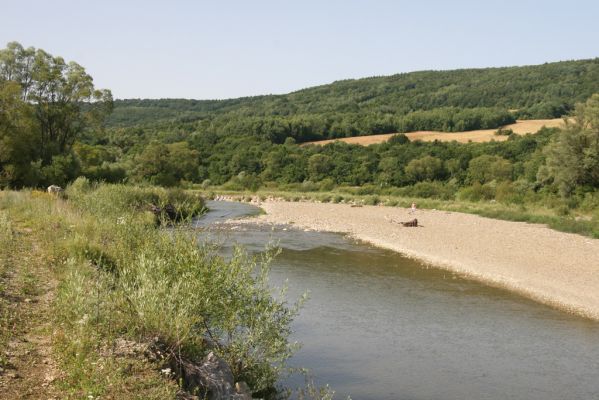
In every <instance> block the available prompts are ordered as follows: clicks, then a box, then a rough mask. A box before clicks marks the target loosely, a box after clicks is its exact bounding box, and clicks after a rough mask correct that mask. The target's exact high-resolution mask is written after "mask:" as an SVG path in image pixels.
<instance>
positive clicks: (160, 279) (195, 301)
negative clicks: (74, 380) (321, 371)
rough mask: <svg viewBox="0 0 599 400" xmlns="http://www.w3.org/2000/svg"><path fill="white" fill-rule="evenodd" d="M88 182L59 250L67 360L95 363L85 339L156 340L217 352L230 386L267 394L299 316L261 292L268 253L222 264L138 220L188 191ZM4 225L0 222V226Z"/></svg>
mask: <svg viewBox="0 0 599 400" xmlns="http://www.w3.org/2000/svg"><path fill="white" fill-rule="evenodd" d="M85 182H86V181H85V180H84V179H81V180H78V181H77V182H76V183H74V184H73V185H72V187H69V188H68V190H69V192H70V193H71V194H72V195H71V196H70V197H69V200H68V204H69V206H74V207H75V208H76V209H78V210H79V212H78V213H77V217H76V218H77V219H76V220H75V221H76V222H75V221H73V222H75V225H72V228H71V229H73V232H72V233H71V234H70V236H69V237H70V239H69V240H67V241H66V242H64V241H61V242H59V243H60V248H61V249H62V252H63V254H64V257H66V258H67V262H66V263H65V266H66V267H65V268H66V271H67V272H66V274H67V276H66V279H65V280H64V281H63V282H62V284H61V287H60V290H59V295H58V299H57V307H58V309H59V310H60V313H59V315H58V319H59V320H60V326H61V327H62V329H65V332H64V335H62V336H61V343H62V346H63V350H64V351H65V353H66V354H68V355H69V357H73V361H74V359H75V358H77V357H78V358H79V360H78V362H79V363H81V362H83V360H92V359H95V358H94V357H95V355H94V354H95V350H94V348H95V347H94V346H91V347H85V346H83V347H82V342H81V341H82V340H83V341H87V343H90V341H92V339H91V338H96V339H97V338H98V337H104V338H106V339H107V340H110V338H112V337H113V336H114V335H117V336H123V335H124V336H126V337H129V338H132V339H134V340H136V341H142V342H147V341H154V340H155V339H156V338H157V339H158V343H160V345H161V346H162V347H163V348H164V349H166V355H167V356H173V357H179V356H183V357H186V358H188V359H192V360H199V359H200V358H201V357H203V356H205V355H206V354H207V352H208V351H215V352H216V353H217V354H218V355H219V356H220V357H222V358H223V359H224V360H225V361H226V362H227V363H228V364H229V365H230V366H231V368H232V370H233V373H234V376H235V379H236V381H241V380H243V381H245V382H247V383H248V384H249V385H250V387H251V388H252V389H253V390H254V392H257V393H260V392H261V391H265V390H267V389H269V388H272V387H273V386H274V385H275V383H276V381H277V379H278V378H279V374H280V372H281V370H282V368H283V367H284V363H285V360H286V359H287V358H289V357H290V355H291V354H292V352H293V351H294V349H295V345H293V344H291V343H289V341H288V336H289V334H290V323H291V321H292V319H293V318H294V316H295V315H296V313H297V311H298V308H299V303H297V304H295V305H292V306H289V305H288V303H287V302H286V301H285V299H284V296H283V292H281V293H280V294H279V295H274V294H273V291H272V288H271V287H270V286H269V284H268V271H269V263H270V259H271V258H272V256H273V255H274V253H273V252H272V251H271V252H267V254H266V255H265V256H263V257H260V258H252V257H250V256H248V255H247V254H246V253H245V252H243V251H241V250H239V249H238V250H236V251H235V252H234V255H233V257H232V258H230V259H224V258H222V257H220V256H218V255H216V249H215V248H213V247H210V246H206V245H201V244H200V243H199V242H198V241H197V240H196V239H195V235H191V236H190V235H189V233H188V232H186V231H183V230H177V229H175V230H172V229H169V230H162V229H156V228H155V227H154V226H153V224H151V223H145V222H144V218H143V213H140V210H143V205H144V204H146V203H147V202H153V201H157V202H172V203H174V204H183V203H186V202H188V201H191V200H193V201H197V198H196V197H195V196H194V195H191V194H189V193H187V192H184V191H181V190H165V189H157V188H140V187H125V186H122V185H107V184H101V185H98V186H97V187H96V188H87V187H86V183H85ZM202 204H203V203H202ZM190 210H191V209H190ZM117 216H118V218H115V217H117ZM2 221H3V220H2V215H1V214H0V228H1V227H2ZM0 234H1V233H0ZM90 293H93V296H90ZM93 340H95V339H93ZM86 346H87V345H86ZM96 347H97V345H96ZM85 374H87V372H85Z"/></svg>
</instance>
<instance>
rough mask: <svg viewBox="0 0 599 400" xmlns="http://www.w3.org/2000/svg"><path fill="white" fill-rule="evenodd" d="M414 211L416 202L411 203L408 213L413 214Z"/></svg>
mask: <svg viewBox="0 0 599 400" xmlns="http://www.w3.org/2000/svg"><path fill="white" fill-rule="evenodd" d="M415 212H416V203H412V208H410V211H409V213H410V214H414V213H415Z"/></svg>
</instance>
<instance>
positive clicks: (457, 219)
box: [252, 201, 599, 320]
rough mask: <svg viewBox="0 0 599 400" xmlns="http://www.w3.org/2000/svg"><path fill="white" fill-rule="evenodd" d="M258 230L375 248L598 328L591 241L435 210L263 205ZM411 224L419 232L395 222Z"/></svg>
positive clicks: (596, 265) (596, 255)
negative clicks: (337, 238)
mask: <svg viewBox="0 0 599 400" xmlns="http://www.w3.org/2000/svg"><path fill="white" fill-rule="evenodd" d="M260 206H261V207H262V208H263V209H264V210H265V211H266V213H267V214H265V215H261V216H259V217H256V218H257V219H256V218H253V219H252V221H258V222H260V223H265V224H269V223H271V224H288V223H290V224H293V225H294V226H296V227H298V228H303V229H314V230H322V231H331V232H343V233H348V234H350V235H351V236H353V237H355V238H357V239H360V240H363V241H366V242H369V243H372V244H374V245H376V246H380V247H384V248H387V249H391V250H395V251H398V252H400V253H403V254H405V255H407V256H409V257H413V258H417V259H420V260H422V261H424V262H427V263H430V264H432V265H435V266H438V267H441V268H446V269H449V270H452V271H455V272H458V273H460V274H462V275H465V276H468V277H470V278H474V279H477V280H480V281H483V282H485V283H488V284H491V285H494V286H499V287H504V288H507V289H510V290H513V291H516V292H519V293H520V294H523V295H525V296H527V297H530V298H533V299H535V300H537V301H540V302H542V303H545V304H549V305H552V306H555V307H558V308H561V309H565V310H567V311H570V312H573V313H576V314H581V315H584V316H586V317H590V318H593V319H597V320H599V240H597V239H591V238H588V237H584V236H579V235H574V234H568V233H562V232H557V231H554V230H551V229H549V228H547V227H546V226H543V225H538V224H527V223H521V222H509V221H500V220H495V219H489V218H483V217H479V216H476V215H470V214H462V213H454V212H447V211H435V210H417V211H416V213H415V214H409V213H408V211H409V210H407V209H403V208H395V207H382V206H363V207H351V206H350V205H347V204H329V203H307V202H306V203H304V202H301V203H288V202H277V201H267V202H262V203H261V204H260ZM413 218H418V222H419V224H420V225H422V226H421V227H418V228H406V227H403V226H401V225H400V224H398V223H397V221H408V220H411V219H413Z"/></svg>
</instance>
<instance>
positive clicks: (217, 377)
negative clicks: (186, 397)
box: [173, 352, 243, 400]
mask: <svg viewBox="0 0 599 400" xmlns="http://www.w3.org/2000/svg"><path fill="white" fill-rule="evenodd" d="M178 367H179V368H180V371H181V377H182V378H183V382H185V388H186V389H187V391H189V392H190V393H194V394H195V393H196V392H197V391H199V393H198V394H199V395H200V396H199V397H200V398H206V399H208V400H225V399H226V400H230V399H237V397H234V396H236V395H237V393H236V391H235V386H234V380H233V372H232V371H231V368H230V367H229V365H228V364H227V363H226V362H225V361H224V360H222V359H221V358H220V357H218V356H217V355H216V354H214V353H213V352H210V353H209V354H208V355H207V356H206V357H205V358H204V359H203V360H202V362H201V363H200V364H194V363H192V362H190V361H188V360H185V359H182V360H179V366H178ZM179 368H177V366H173V369H174V370H176V371H177V370H179ZM242 399H243V398H239V400H242Z"/></svg>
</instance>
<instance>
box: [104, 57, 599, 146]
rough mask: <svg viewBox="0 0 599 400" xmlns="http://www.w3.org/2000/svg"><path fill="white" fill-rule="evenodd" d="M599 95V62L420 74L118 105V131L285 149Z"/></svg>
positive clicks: (448, 125)
mask: <svg viewBox="0 0 599 400" xmlns="http://www.w3.org/2000/svg"><path fill="white" fill-rule="evenodd" d="M595 92H599V59H597V58H596V59H591V60H578V61H563V62H555V63H547V64H542V65H534V66H523V67H504V68H482V69H461V70H453V71H420V72H411V73H403V74H397V75H392V76H384V77H372V78H364V79H357V80H353V79H352V80H343V81H337V82H334V83H331V84H328V85H322V86H317V87H312V88H308V89H303V90H299V91H296V92H292V93H289V94H284V95H268V96H256V97H245V98H238V99H229V100H184V99H160V100H117V101H115V109H114V112H113V113H112V115H111V116H110V118H109V120H108V126H111V127H130V126H136V125H150V124H172V123H176V124H179V123H196V124H202V123H208V122H209V123H210V125H211V126H212V127H213V129H214V130H215V132H217V133H225V134H227V133H232V132H240V133H250V134H258V135H262V136H267V137H269V138H270V139H271V140H273V141H275V142H282V141H284V139H285V138H286V137H288V136H291V137H294V138H295V139H296V140H298V141H302V142H303V141H309V140H318V139H330V138H336V137H348V136H358V135H366V134H377V133H391V132H409V131H414V130H439V131H446V132H454V131H462V130H474V129H491V128H496V127H498V126H501V125H506V124H509V123H513V122H515V120H516V119H533V118H535V119H537V118H557V117H561V116H562V115H564V114H566V113H568V112H569V111H570V110H571V109H572V107H573V105H574V104H575V103H576V102H581V101H584V100H585V99H587V98H588V97H589V96H591V94H593V93H595Z"/></svg>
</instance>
